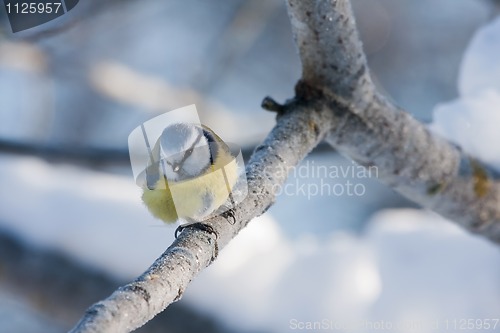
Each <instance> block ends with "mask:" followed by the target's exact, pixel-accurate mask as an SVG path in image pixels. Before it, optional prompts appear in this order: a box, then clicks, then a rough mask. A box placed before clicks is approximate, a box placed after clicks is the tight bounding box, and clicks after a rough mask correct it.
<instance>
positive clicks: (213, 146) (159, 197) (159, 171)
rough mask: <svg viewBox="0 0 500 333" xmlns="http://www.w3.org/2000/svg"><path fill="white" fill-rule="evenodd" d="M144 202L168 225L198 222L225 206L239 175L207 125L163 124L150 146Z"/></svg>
mask: <svg viewBox="0 0 500 333" xmlns="http://www.w3.org/2000/svg"><path fill="white" fill-rule="evenodd" d="M150 158H151V161H150V163H149V165H148V166H147V168H146V170H145V177H143V184H142V189H143V194H142V200H143V201H144V203H145V204H146V206H147V207H148V209H149V211H150V212H151V213H152V214H153V216H155V217H157V218H159V219H161V220H162V221H164V222H166V223H174V222H176V221H177V220H179V219H183V220H186V221H191V222H193V221H194V222H199V221H202V220H204V219H205V218H207V217H208V216H210V215H211V214H212V213H214V212H215V211H216V210H217V209H218V208H219V207H221V206H222V205H224V203H226V201H227V200H228V198H230V196H231V191H232V189H233V187H234V185H235V184H236V182H237V179H238V166H237V162H236V159H235V157H234V156H233V154H232V153H231V150H230V149H229V147H228V146H227V145H226V143H224V141H222V139H221V138H220V137H219V136H218V135H217V134H215V133H214V132H213V131H212V130H211V129H210V128H208V127H206V126H202V125H197V124H191V123H176V124H172V125H169V126H167V127H166V128H165V129H164V130H163V132H162V134H161V135H160V137H159V138H158V140H157V142H156V143H155V145H154V146H153V149H151V156H150Z"/></svg>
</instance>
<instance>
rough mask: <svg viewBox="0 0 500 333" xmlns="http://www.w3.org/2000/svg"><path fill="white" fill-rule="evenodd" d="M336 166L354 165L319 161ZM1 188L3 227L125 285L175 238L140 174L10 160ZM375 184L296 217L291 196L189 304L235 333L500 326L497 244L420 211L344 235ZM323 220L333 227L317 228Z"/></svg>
mask: <svg viewBox="0 0 500 333" xmlns="http://www.w3.org/2000/svg"><path fill="white" fill-rule="evenodd" d="M328 161H330V163H333V164H336V165H339V166H340V165H342V163H345V165H349V164H350V163H349V162H348V161H347V162H342V161H340V160H336V159H331V157H322V158H317V159H316V160H315V162H316V163H317V164H318V165H319V164H321V165H322V164H326V163H328ZM309 165H311V163H309ZM306 180H307V177H306V178H301V179H300V181H303V182H305V181H306ZM290 181H291V182H292V183H294V182H295V181H294V180H293V179H292V180H290ZM312 181H313V182H314V180H312ZM0 182H1V183H2V190H1V191H0V212H1V213H2V218H1V219H0V224H1V228H2V229H8V230H10V231H11V232H15V233H16V234H18V235H21V236H22V237H23V238H24V239H26V240H29V241H31V242H32V243H33V244H34V245H36V246H38V247H50V248H52V249H57V250H60V251H62V252H64V253H66V254H67V255H69V256H70V257H72V258H74V260H76V261H79V262H82V263H85V264H87V265H93V266H94V267H97V268H99V269H101V270H104V271H105V272H107V273H108V274H112V275H114V276H116V277H119V278H127V279H131V278H133V277H135V276H137V275H138V274H140V273H142V271H144V270H145V269H146V268H147V267H148V266H149V265H150V264H151V263H152V262H153V260H154V259H155V258H156V257H158V256H159V255H160V254H161V253H162V252H163V250H164V249H165V248H166V247H167V246H168V245H169V244H170V243H171V241H172V240H173V232H174V228H171V227H168V226H167V227H164V226H163V224H162V223H161V222H158V221H156V220H154V219H153V218H152V217H151V216H150V215H149V213H148V212H147V210H146V208H145V207H143V205H142V204H141V202H140V189H139V188H138V187H137V186H136V185H135V183H134V180H133V177H132V176H131V175H130V176H118V175H110V174H107V173H104V172H99V171H93V170H88V169H85V168H81V167H76V166H67V165H62V164H61V165H51V164H49V163H47V162H44V161H41V160H39V159H36V158H26V157H23V158H19V157H16V158H14V157H2V158H0ZM366 186H367V188H366V193H365V197H359V198H351V201H350V202H349V200H346V199H345V198H335V197H333V198H327V199H328V200H330V201H331V203H332V204H334V206H333V207H334V209H332V210H329V209H327V208H325V204H326V203H325V201H324V200H322V199H324V197H323V196H317V197H312V198H311V200H309V201H308V206H304V207H308V208H307V209H302V210H301V209H299V210H297V211H296V213H295V214H294V217H293V218H291V217H288V218H278V216H284V215H283V214H284V212H283V211H284V210H285V211H289V210H290V204H293V205H296V206H297V207H300V206H298V203H299V202H300V201H306V200H305V197H303V198H301V197H300V196H299V197H293V196H286V195H283V196H282V197H280V198H279V199H278V201H279V202H280V203H284V204H281V205H276V206H275V207H273V208H272V209H270V210H269V211H268V213H266V214H264V215H263V216H261V217H259V218H257V219H256V220H255V221H252V222H251V223H250V224H249V226H248V227H247V228H245V229H244V230H243V231H242V232H241V233H240V234H239V235H238V236H237V237H236V238H235V239H234V240H233V241H232V242H231V243H230V244H229V245H228V246H227V248H225V249H224V250H222V251H221V253H220V256H219V258H218V260H217V261H216V262H215V263H214V264H213V265H212V266H210V267H209V268H208V269H206V270H205V271H203V272H202V273H201V275H200V276H199V277H198V278H197V279H195V280H194V281H193V282H192V284H191V285H190V286H189V288H188V289H187V291H186V293H185V296H184V298H183V302H185V303H186V304H189V305H191V306H193V307H195V308H197V309H199V310H200V311H201V312H206V313H209V314H211V315H213V316H214V317H215V318H218V319H219V320H222V321H223V322H224V323H226V324H227V325H228V327H232V329H231V330H245V329H246V330H249V331H266V332H276V333H281V332H289V331H290V330H294V327H299V326H300V325H306V324H307V323H310V324H311V325H312V324H314V322H319V321H323V320H325V323H326V324H329V325H343V326H345V327H348V329H346V330H345V331H346V332H369V331H370V329H369V326H367V325H372V324H373V325H374V324H375V323H378V322H379V321H380V320H385V321H386V324H387V323H389V322H390V323H393V324H394V325H396V324H398V325H403V324H405V325H407V326H408V327H409V328H408V329H406V330H405V329H399V330H398V332H416V331H415V330H413V331H412V329H413V326H411V325H410V324H411V323H412V321H419V322H422V323H426V325H427V324H428V325H430V324H429V323H431V322H433V321H434V320H439V322H440V323H441V325H444V320H446V319H447V318H469V317H471V318H494V317H495V316H498V313H500V302H499V301H498V300H499V299H500V298H499V296H500V285H498V281H500V267H499V266H498V265H497V263H498V262H500V253H499V251H498V249H497V248H496V247H495V246H494V245H493V244H491V243H489V242H488V241H486V240H484V239H482V238H477V237H475V236H472V235H470V234H468V233H466V232H465V231H463V230H462V229H460V228H459V227H457V226H455V225H454V224H452V223H450V222H448V221H445V220H444V219H443V218H441V217H439V216H437V215H435V214H433V213H429V212H426V211H421V210H416V209H387V210H384V211H380V212H378V213H377V214H375V215H374V217H373V218H371V219H370V221H369V222H368V227H367V228H365V230H364V231H363V232H361V233H359V234H355V233H353V232H352V231H349V230H347V229H345V228H339V227H338V226H336V223H337V222H336V221H339V222H341V221H342V219H343V216H344V212H343V209H342V207H343V206H348V205H351V206H353V207H356V205H359V206H362V205H365V204H366V202H370V201H371V200H373V198H374V197H377V196H380V193H379V192H378V191H377V190H376V189H377V187H371V186H370V185H368V183H367V185H366ZM338 200H340V201H339V202H338V205H336V202H337V201H338ZM382 200H383V199H382ZM27 205H29V206H27ZM354 211H355V209H354V208H353V209H352V212H354ZM311 212H314V213H313V214H311ZM314 219H317V220H322V221H323V223H325V221H330V222H328V223H326V224H330V226H329V227H323V228H322V229H321V228H317V227H314V224H313V225H310V223H309V221H314ZM313 223H314V222H313ZM290 225H293V229H294V232H292V233H290V231H289V230H288V229H289V228H290ZM131 244H133V246H131ZM123 258H127V260H124V259H123ZM361 324H363V325H364V326H363V325H361ZM498 329H500V327H499V328H498ZM427 331H428V332H431V330H430V329H429V330H427ZM427 331H426V330H425V329H422V330H419V331H418V332H427Z"/></svg>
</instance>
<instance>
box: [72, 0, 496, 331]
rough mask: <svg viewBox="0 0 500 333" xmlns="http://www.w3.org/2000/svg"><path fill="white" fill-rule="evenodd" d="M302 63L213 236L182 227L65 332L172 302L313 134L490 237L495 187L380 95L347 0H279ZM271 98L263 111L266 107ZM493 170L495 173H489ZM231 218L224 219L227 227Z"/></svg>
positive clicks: (121, 321)
mask: <svg viewBox="0 0 500 333" xmlns="http://www.w3.org/2000/svg"><path fill="white" fill-rule="evenodd" d="M288 9H289V15H290V19H291V22H292V27H293V30H294V35H295V39H296V42H297V45H298V47H299V51H300V55H301V58H302V64H303V79H302V80H301V81H300V82H299V83H298V85H297V87H296V98H295V99H294V100H293V101H291V102H289V103H288V104H287V105H285V106H284V109H283V110H280V108H279V107H278V108H277V110H276V111H278V115H279V116H278V121H277V124H276V126H275V127H274V129H273V130H272V131H271V133H270V134H269V136H268V137H267V139H266V140H265V141H264V143H263V144H262V145H260V146H259V147H257V148H256V150H255V152H254V154H253V156H252V157H251V159H250V162H249V164H248V165H247V170H246V171H247V178H248V188H249V195H248V197H247V198H246V199H245V200H244V201H243V202H242V203H240V204H239V205H238V206H237V207H236V209H235V212H234V221H233V220H231V221H230V222H228V221H227V220H226V219H225V218H224V217H222V216H219V217H215V218H212V219H210V220H209V221H208V222H207V223H209V224H210V225H211V226H212V227H213V228H214V230H215V231H216V232H217V234H218V239H217V240H216V239H215V238H214V236H213V235H212V234H210V233H208V232H205V231H201V230H198V229H192V228H191V229H190V228H188V229H186V230H185V231H184V232H183V233H182V234H181V235H180V237H179V238H178V239H177V240H176V241H175V242H174V243H173V244H172V245H171V246H170V247H169V248H168V249H167V250H166V251H165V253H164V254H163V255H162V256H161V257H160V258H158V259H157V260H156V262H155V263H154V264H153V265H152V266H151V267H150V268H149V269H148V270H147V271H146V272H145V273H144V274H143V275H142V276H140V277H139V278H138V279H137V280H135V281H134V282H132V283H130V284H128V285H126V286H124V287H121V288H119V289H118V290H117V291H115V292H114V293H113V294H112V295H111V296H110V297H108V298H107V299H105V300H103V301H101V302H98V303H96V304H94V305H93V306H92V307H90V308H89V309H88V310H87V312H86V314H85V316H84V317H83V318H82V319H81V321H80V322H79V323H78V324H77V326H76V327H75V328H74V329H73V331H72V332H126V331H130V330H133V329H135V328H137V327H140V326H141V325H143V324H144V323H146V322H147V321H148V320H150V319H151V318H153V317H154V316H155V315H156V314H157V313H159V312H161V311H162V310H163V309H165V308H166V307H167V306H168V305H169V304H171V303H172V302H175V301H176V300H178V299H180V297H181V296H182V294H183V292H184V290H185V288H186V287H187V285H188V283H189V282H190V281H191V280H192V279H193V278H194V277H195V276H196V275H197V274H198V273H199V272H200V271H201V270H202V269H204V268H205V267H206V266H208V265H209V264H210V263H211V262H212V260H213V254H214V253H215V252H216V246H217V245H216V244H218V247H219V248H223V247H224V246H225V245H226V244H227V243H228V242H229V241H230V240H231V239H232V238H233V237H234V236H235V235H236V234H237V233H238V232H239V231H240V230H241V229H242V228H244V227H245V226H246V224H247V223H248V222H249V221H250V220H251V219H252V218H254V217H256V216H258V215H260V214H262V213H263V212H265V211H266V210H267V209H268V208H269V206H270V205H271V204H272V203H273V201H274V199H275V194H274V190H275V189H276V186H280V185H282V184H283V183H284V181H285V179H286V172H281V171H283V170H288V168H290V167H292V166H295V165H297V164H298V163H299V162H300V160H302V159H303V158H304V156H305V155H306V154H307V153H308V152H309V151H310V150H311V149H312V148H313V147H315V146H316V145H317V144H318V142H319V141H321V140H322V139H323V138H325V137H326V136H327V135H328V138H327V139H328V141H329V142H330V143H331V144H332V145H333V146H335V147H336V148H338V149H339V150H340V151H341V152H342V153H344V154H346V155H347V156H349V157H351V158H353V159H355V160H356V161H358V162H360V163H362V164H363V165H366V166H377V167H378V168H379V175H380V177H381V179H382V180H383V181H384V182H386V183H387V184H389V185H390V186H392V187H394V188H395V189H396V190H398V191H399V192H401V193H403V194H404V195H406V196H407V197H409V198H410V199H412V200H414V201H416V202H418V203H420V204H422V205H423V206H425V207H429V208H431V209H433V210H435V211H437V212H438V213H441V214H442V215H444V216H446V217H450V218H452V219H453V220H455V221H457V222H458V223H460V224H462V225H463V226H465V227H466V228H467V229H469V230H471V231H473V232H478V233H481V234H483V235H485V236H487V237H489V238H491V239H493V240H495V241H499V240H500V228H499V220H500V188H499V184H498V182H497V181H496V180H497V178H493V177H494V175H493V172H492V171H491V170H489V169H487V167H485V166H483V165H482V164H481V163H480V162H478V161H476V160H474V159H472V158H470V157H468V156H466V155H465V154H463V153H462V152H461V151H460V150H459V149H458V148H457V147H454V146H453V145H451V144H450V143H448V142H446V141H445V140H442V139H440V138H438V137H436V136H434V135H432V134H431V133H430V132H429V131H428V130H427V129H426V127H425V126H424V125H422V124H421V123H419V122H417V121H416V120H414V119H413V118H412V117H411V116H410V115H409V114H407V113H405V112H403V111H402V110H400V109H399V108H397V107H395V106H394V105H392V104H390V103H389V102H387V101H386V100H385V99H384V98H383V97H382V96H380V95H379V94H378V93H377V92H376V90H375V87H374V85H373V83H372V81H371V79H370V76H369V73H368V67H367V64H366V58H365V56H364V53H363V52H362V46H361V43H360V41H359V38H358V34H357V31H356V28H355V23H354V18H353V16H352V11H351V7H350V4H349V2H348V0H288ZM272 104H273V107H272V109H276V108H275V106H276V105H274V103H272ZM495 177H497V176H495ZM232 222H234V223H233V224H231V223H232Z"/></svg>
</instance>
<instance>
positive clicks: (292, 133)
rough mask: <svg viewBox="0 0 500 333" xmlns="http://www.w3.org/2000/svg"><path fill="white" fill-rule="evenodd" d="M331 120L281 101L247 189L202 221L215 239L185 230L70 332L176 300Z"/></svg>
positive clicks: (263, 205) (262, 206)
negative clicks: (227, 210)
mask: <svg viewBox="0 0 500 333" xmlns="http://www.w3.org/2000/svg"><path fill="white" fill-rule="evenodd" d="M331 124H332V113H331V112H329V110H326V109H318V108H316V107H315V105H314V104H309V105H304V104H300V103H295V102H294V101H292V102H291V103H289V104H288V105H287V106H285V111H284V112H283V113H282V114H280V115H279V116H278V121H277V124H276V126H275V127H274V129H273V130H272V131H271V133H270V134H269V135H268V137H267V138H266V140H265V141H264V142H263V143H262V144H261V145H260V146H258V147H257V148H256V149H255V152H254V154H253V155H252V157H251V159H250V161H249V163H248V164H247V168H246V171H247V180H248V192H249V193H248V196H247V197H246V198H245V199H244V200H243V201H242V202H241V203H240V204H239V205H238V206H237V207H236V208H235V210H234V221H233V218H229V221H228V220H226V219H225V218H224V217H222V216H218V217H215V218H212V219H210V220H208V221H207V222H206V223H208V224H210V225H211V226H212V227H213V229H214V230H215V231H216V233H217V235H218V237H217V240H216V239H215V238H214V236H213V235H212V234H210V233H208V232H205V231H202V230H198V229H194V228H187V229H185V230H184V231H183V232H182V233H181V234H180V236H179V238H178V239H177V240H176V241H175V242H174V243H173V244H172V245H171V246H170V247H169V248H168V249H167V250H166V251H165V253H163V254H162V255H161V257H160V258H158V259H157V260H156V262H155V263H154V264H153V265H152V266H151V267H150V268H149V269H148V270H147V271H146V272H145V273H144V274H143V275H141V276H140V277H139V278H138V279H136V280H135V281H134V282H132V283H130V284H128V285H126V286H124V287H121V288H119V289H118V290H117V291H115V292H114V293H113V294H112V295H111V296H110V297H108V298H107V299H105V300H103V301H101V302H98V303H96V304H94V305H93V306H92V307H90V308H89V309H88V310H87V312H86V313H85V316H84V317H83V318H82V319H81V321H80V322H79V323H78V324H77V326H76V327H75V328H74V329H73V330H72V332H128V331H131V330H134V329H136V328H137V327H140V326H142V325H143V324H144V323H146V322H147V321H149V320H150V319H151V318H153V317H154V316H155V315H156V314H158V313H159V312H161V311H163V310H164V309H165V308H166V307H167V306H168V305H169V304H171V303H172V302H175V301H177V300H179V299H180V298H181V296H182V294H183V292H184V290H185V289H186V287H187V285H188V283H189V282H190V281H191V280H192V279H193V278H194V277H195V276H196V275H197V274H198V273H199V272H200V271H201V270H202V269H204V268H205V267H207V266H208V265H209V264H210V263H211V262H212V260H213V254H214V253H215V252H216V246H218V248H219V249H221V248H223V247H224V246H225V245H226V244H227V243H228V242H229V241H230V240H231V239H232V238H234V236H236V234H237V233H238V232H239V231H240V230H241V229H243V228H244V227H245V226H246V225H247V223H248V222H249V221H250V220H251V219H252V218H254V217H256V216H259V215H261V214H262V213H264V212H265V211H266V210H267V209H268V208H269V207H270V206H271V204H272V203H273V202H274V199H275V191H276V189H277V186H280V185H282V184H283V183H284V182H285V180H286V172H283V171H286V170H288V169H289V168H290V167H292V166H295V165H297V164H298V163H299V162H300V161H301V160H302V159H303V158H304V157H305V156H306V155H307V153H309V151H310V150H311V149H312V148H314V147H315V146H316V145H317V144H318V142H320V141H321V140H322V139H323V138H324V137H325V135H326V134H327V133H328V132H329V131H330V130H331ZM233 222H234V223H233ZM216 242H217V245H216Z"/></svg>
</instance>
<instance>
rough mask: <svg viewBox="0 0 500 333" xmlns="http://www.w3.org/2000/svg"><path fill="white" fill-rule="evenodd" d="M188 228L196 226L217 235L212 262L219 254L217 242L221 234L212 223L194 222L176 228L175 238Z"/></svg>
mask: <svg viewBox="0 0 500 333" xmlns="http://www.w3.org/2000/svg"><path fill="white" fill-rule="evenodd" d="M186 228H196V229H198V230H202V231H205V232H208V233H209V234H212V235H215V249H214V254H213V255H212V259H211V260H210V263H212V262H213V261H214V260H215V258H217V256H218V255H219V245H218V244H217V238H219V235H218V234H217V232H216V231H215V230H214V228H213V227H212V226H211V225H208V224H205V223H202V222H193V223H189V224H185V225H180V226H178V227H177V229H175V238H176V239H177V238H178V237H179V234H180V233H181V232H182V231H183V230H184V229H186Z"/></svg>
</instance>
